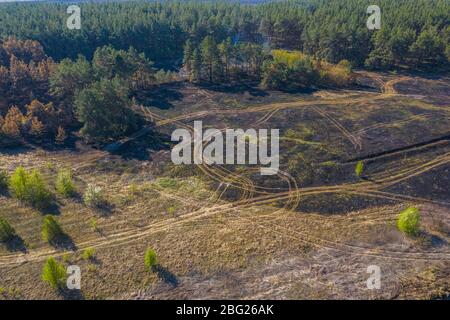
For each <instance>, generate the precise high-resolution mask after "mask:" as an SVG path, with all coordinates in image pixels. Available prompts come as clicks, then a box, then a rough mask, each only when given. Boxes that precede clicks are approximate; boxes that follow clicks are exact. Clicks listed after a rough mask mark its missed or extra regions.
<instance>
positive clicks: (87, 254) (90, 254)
mask: <svg viewBox="0 0 450 320" xmlns="http://www.w3.org/2000/svg"><path fill="white" fill-rule="evenodd" d="M94 255H95V249H94V248H87V249H85V250H84V251H83V253H82V255H81V257H82V258H83V259H84V260H91V259H93V258H94Z"/></svg>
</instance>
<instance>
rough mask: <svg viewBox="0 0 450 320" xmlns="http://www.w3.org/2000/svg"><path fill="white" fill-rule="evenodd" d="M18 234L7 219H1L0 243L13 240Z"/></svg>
mask: <svg viewBox="0 0 450 320" xmlns="http://www.w3.org/2000/svg"><path fill="white" fill-rule="evenodd" d="M15 234H16V232H15V230H14V228H13V227H11V225H10V224H9V222H8V221H7V220H6V219H3V218H0V241H1V242H6V241H8V240H11V239H12V238H13V237H14V235H15Z"/></svg>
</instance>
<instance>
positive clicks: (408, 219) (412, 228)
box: [397, 207, 420, 236]
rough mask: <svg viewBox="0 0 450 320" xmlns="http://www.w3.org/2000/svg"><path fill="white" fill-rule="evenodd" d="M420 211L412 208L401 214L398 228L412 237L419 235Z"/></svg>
mask: <svg viewBox="0 0 450 320" xmlns="http://www.w3.org/2000/svg"><path fill="white" fill-rule="evenodd" d="M419 227H420V211H419V209H417V208H415V207H410V208H407V209H405V210H403V211H402V212H400V214H399V216H398V219H397V228H398V229H399V230H400V231H402V232H403V233H406V234H407V235H410V236H416V235H418V234H419Z"/></svg>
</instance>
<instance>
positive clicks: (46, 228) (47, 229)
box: [42, 215, 64, 242]
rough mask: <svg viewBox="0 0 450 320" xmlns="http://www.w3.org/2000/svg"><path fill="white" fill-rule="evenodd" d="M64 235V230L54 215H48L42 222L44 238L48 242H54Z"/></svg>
mask: <svg viewBox="0 0 450 320" xmlns="http://www.w3.org/2000/svg"><path fill="white" fill-rule="evenodd" d="M62 235H64V232H63V230H62V228H61V226H60V225H59V223H58V221H56V219H55V218H53V216H51V215H46V216H45V217H44V222H43V224H42V239H43V240H44V241H47V242H53V241H55V240H57V239H58V237H61V236H62Z"/></svg>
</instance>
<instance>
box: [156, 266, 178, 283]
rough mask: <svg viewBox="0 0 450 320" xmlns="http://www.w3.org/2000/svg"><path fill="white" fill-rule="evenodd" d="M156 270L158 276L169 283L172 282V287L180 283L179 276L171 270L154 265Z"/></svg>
mask: <svg viewBox="0 0 450 320" xmlns="http://www.w3.org/2000/svg"><path fill="white" fill-rule="evenodd" d="M154 270H155V271H156V272H157V274H158V278H160V279H161V280H162V281H164V282H165V283H167V284H170V285H171V286H172V287H176V286H178V284H179V281H178V278H177V276H176V275H174V274H173V273H172V272H170V271H169V270H168V269H167V268H165V267H163V266H161V265H157V266H155V267H154Z"/></svg>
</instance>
